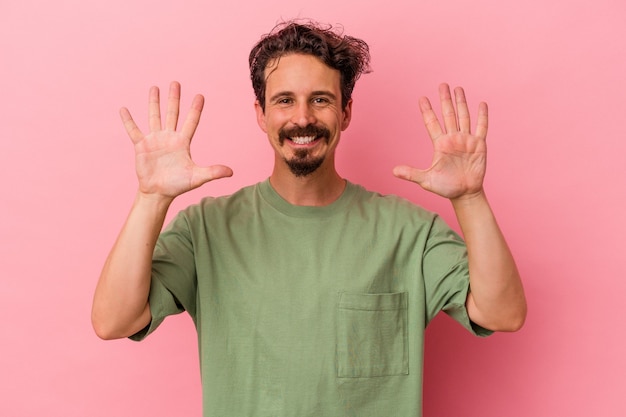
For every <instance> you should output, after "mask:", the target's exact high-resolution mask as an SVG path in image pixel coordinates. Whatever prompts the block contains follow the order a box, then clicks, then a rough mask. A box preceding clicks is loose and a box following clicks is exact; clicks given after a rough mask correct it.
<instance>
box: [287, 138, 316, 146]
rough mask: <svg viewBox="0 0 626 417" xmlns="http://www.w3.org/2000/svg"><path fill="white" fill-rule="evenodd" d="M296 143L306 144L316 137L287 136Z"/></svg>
mask: <svg viewBox="0 0 626 417" xmlns="http://www.w3.org/2000/svg"><path fill="white" fill-rule="evenodd" d="M289 139H290V140H291V141H292V142H293V143H295V144H296V145H307V144H309V143H311V142H313V141H314V140H315V139H316V136H294V137H290V138H289Z"/></svg>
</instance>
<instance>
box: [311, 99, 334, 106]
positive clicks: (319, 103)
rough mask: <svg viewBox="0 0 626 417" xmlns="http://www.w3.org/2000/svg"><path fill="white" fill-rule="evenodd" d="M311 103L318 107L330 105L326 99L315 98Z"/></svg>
mask: <svg viewBox="0 0 626 417" xmlns="http://www.w3.org/2000/svg"><path fill="white" fill-rule="evenodd" d="M312 101H313V104H318V105H325V104H329V103H330V100H329V99H328V98H326V97H315V98H314V99H313V100H312Z"/></svg>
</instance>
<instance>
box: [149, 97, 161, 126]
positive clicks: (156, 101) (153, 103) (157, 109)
mask: <svg viewBox="0 0 626 417" xmlns="http://www.w3.org/2000/svg"><path fill="white" fill-rule="evenodd" d="M148 120H149V122H148V123H149V126H150V131H151V132H156V131H159V130H161V104H160V97H159V87H152V88H150V95H149V98H148Z"/></svg>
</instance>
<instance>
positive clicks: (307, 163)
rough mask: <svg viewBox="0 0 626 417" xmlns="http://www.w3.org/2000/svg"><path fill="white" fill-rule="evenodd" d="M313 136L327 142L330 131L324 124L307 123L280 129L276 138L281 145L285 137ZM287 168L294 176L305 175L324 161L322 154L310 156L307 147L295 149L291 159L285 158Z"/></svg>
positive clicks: (309, 173) (313, 170)
mask: <svg viewBox="0 0 626 417" xmlns="http://www.w3.org/2000/svg"><path fill="white" fill-rule="evenodd" d="M298 136H300V137H305V136H315V138H316V139H319V138H321V139H322V140H324V141H326V143H328V140H329V137H330V131H329V130H328V129H327V128H326V127H324V126H316V125H307V126H304V127H299V126H295V127H293V128H291V129H284V128H283V129H280V131H279V132H278V140H279V143H280V144H281V145H282V144H283V143H284V142H285V140H286V139H288V138H291V137H298ZM285 162H286V163H287V166H288V167H289V170H290V171H291V173H292V174H293V175H295V176H296V177H306V176H307V175H311V174H312V173H313V172H315V171H316V170H317V169H318V168H319V167H320V166H321V165H322V163H323V162H324V156H320V157H312V156H311V155H310V152H309V150H308V149H296V151H295V153H294V156H293V157H292V158H291V159H287V158H285Z"/></svg>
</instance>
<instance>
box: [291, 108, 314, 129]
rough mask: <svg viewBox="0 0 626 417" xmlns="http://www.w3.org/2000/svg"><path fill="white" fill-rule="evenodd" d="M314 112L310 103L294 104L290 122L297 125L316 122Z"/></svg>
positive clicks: (302, 125) (301, 125)
mask: <svg viewBox="0 0 626 417" xmlns="http://www.w3.org/2000/svg"><path fill="white" fill-rule="evenodd" d="M316 121H317V120H316V119H315V114H314V112H313V109H312V108H311V105H310V103H308V102H300V103H298V104H297V105H295V106H294V111H293V115H292V117H291V122H292V123H293V124H295V125H297V126H300V127H305V126H308V125H311V124H315V123H316Z"/></svg>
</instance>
